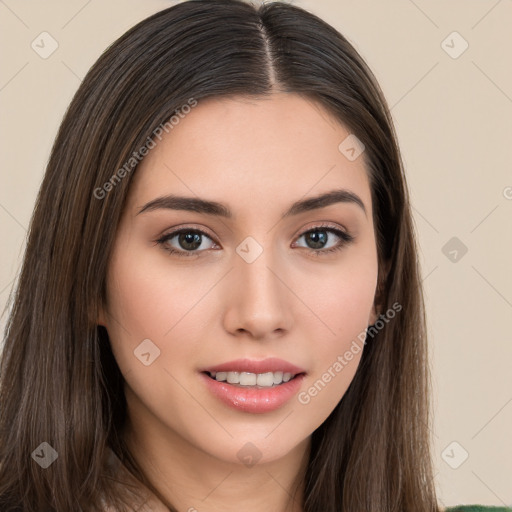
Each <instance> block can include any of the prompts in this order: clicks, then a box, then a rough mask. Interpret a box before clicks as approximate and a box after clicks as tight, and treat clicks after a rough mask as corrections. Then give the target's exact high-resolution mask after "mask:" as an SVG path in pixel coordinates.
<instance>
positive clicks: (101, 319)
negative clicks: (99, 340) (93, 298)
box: [96, 305, 107, 327]
mask: <svg viewBox="0 0 512 512" xmlns="http://www.w3.org/2000/svg"><path fill="white" fill-rule="evenodd" d="M96 323H97V324H98V325H101V326H102V327H107V315H106V313H105V309H104V307H103V306H102V305H100V306H99V307H98V315H97V317H96Z"/></svg>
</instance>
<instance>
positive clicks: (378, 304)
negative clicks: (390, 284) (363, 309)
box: [369, 261, 390, 325]
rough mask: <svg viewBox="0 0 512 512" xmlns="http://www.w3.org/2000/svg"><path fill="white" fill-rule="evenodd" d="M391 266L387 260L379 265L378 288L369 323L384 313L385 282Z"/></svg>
mask: <svg viewBox="0 0 512 512" xmlns="http://www.w3.org/2000/svg"><path fill="white" fill-rule="evenodd" d="M389 268H390V262H389V261H387V262H385V263H384V264H382V265H381V266H379V274H378V278H377V289H376V291H375V298H374V301H373V308H372V312H371V313H370V318H369V322H370V323H369V325H373V324H374V323H375V322H376V321H377V319H378V318H379V316H380V315H381V314H382V309H383V305H384V290H385V282H386V278H387V276H388V272H389Z"/></svg>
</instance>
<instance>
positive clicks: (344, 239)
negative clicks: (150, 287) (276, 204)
mask: <svg viewBox="0 0 512 512" xmlns="http://www.w3.org/2000/svg"><path fill="white" fill-rule="evenodd" d="M315 231H328V232H330V233H333V234H335V235H336V236H337V237H338V238H340V242H338V244H337V245H335V246H334V247H331V248H329V249H309V248H307V247H303V249H308V250H309V252H311V253H313V254H314V255H315V256H323V255H325V254H331V253H334V252H337V251H340V250H341V249H343V248H344V247H345V246H346V245H348V244H349V243H351V242H352V241H353V240H354V237H353V236H352V235H349V234H348V233H346V232H345V231H341V230H340V229H336V228H333V227H331V226H328V225H324V224H322V225H319V226H314V227H312V228H310V229H308V230H306V231H304V232H302V233H301V234H300V235H299V237H298V238H301V237H302V236H304V235H307V234H308V233H312V232H315ZM181 233H199V234H201V235H204V236H206V237H207V238H209V239H210V240H212V237H211V236H209V235H208V234H207V233H205V232H204V231H203V230H201V229H197V228H181V229H178V230H176V231H172V232H171V233H168V234H166V235H164V236H162V237H160V238H159V239H158V240H155V243H156V244H159V245H161V246H162V247H163V248H164V250H166V251H167V252H168V253H169V254H172V255H176V256H179V257H181V256H184V257H191V256H192V257H193V256H196V255H197V254H198V253H201V252H203V251H184V250H177V249H174V248H172V247H169V246H167V245H165V244H166V243H167V242H168V241H169V240H171V239H173V238H174V237H175V236H177V235H180V234H181Z"/></svg>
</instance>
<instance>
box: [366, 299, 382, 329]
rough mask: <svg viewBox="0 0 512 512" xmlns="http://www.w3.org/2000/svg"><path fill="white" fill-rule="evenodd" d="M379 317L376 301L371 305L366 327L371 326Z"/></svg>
mask: <svg viewBox="0 0 512 512" xmlns="http://www.w3.org/2000/svg"><path fill="white" fill-rule="evenodd" d="M379 316H380V308H379V307H378V306H377V304H376V301H375V302H374V303H373V308H372V312H371V313H370V318H369V320H368V326H370V325H373V324H374V323H375V322H376V321H377V318H379Z"/></svg>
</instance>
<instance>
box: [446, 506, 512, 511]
mask: <svg viewBox="0 0 512 512" xmlns="http://www.w3.org/2000/svg"><path fill="white" fill-rule="evenodd" d="M446 512H512V508H510V507H484V506H483V505H459V506H458V507H447V508H446Z"/></svg>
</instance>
